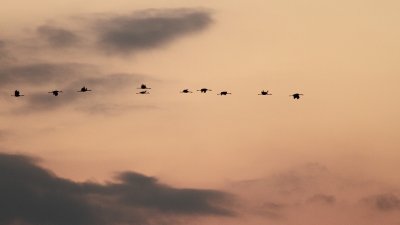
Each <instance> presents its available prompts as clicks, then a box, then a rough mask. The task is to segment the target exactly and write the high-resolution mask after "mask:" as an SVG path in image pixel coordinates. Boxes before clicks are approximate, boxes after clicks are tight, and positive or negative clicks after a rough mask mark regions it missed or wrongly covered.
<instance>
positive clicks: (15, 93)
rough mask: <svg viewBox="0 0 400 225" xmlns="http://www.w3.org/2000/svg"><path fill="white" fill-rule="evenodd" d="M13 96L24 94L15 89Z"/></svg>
mask: <svg viewBox="0 0 400 225" xmlns="http://www.w3.org/2000/svg"><path fill="white" fill-rule="evenodd" d="M11 96H14V97H21V96H24V95H21V93H20V92H19V91H18V90H15V91H14V95H11Z"/></svg>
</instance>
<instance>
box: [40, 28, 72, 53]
mask: <svg viewBox="0 0 400 225" xmlns="http://www.w3.org/2000/svg"><path fill="white" fill-rule="evenodd" d="M37 33H38V34H39V36H40V37H41V38H44V39H45V40H46V41H47V42H48V43H49V44H50V45H51V46H53V47H57V48H58V47H60V48H62V47H70V46H73V45H76V44H77V43H79V42H80V38H79V37H78V36H77V35H76V34H75V33H74V32H73V31H70V30H67V29H64V28H59V27H54V26H48V25H44V26H40V27H38V28H37Z"/></svg>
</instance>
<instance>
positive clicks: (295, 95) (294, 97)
mask: <svg viewBox="0 0 400 225" xmlns="http://www.w3.org/2000/svg"><path fill="white" fill-rule="evenodd" d="M300 95H303V94H299V93H295V94H292V95H289V96H290V97H293V99H300Z"/></svg>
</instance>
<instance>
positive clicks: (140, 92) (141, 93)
mask: <svg viewBox="0 0 400 225" xmlns="http://www.w3.org/2000/svg"><path fill="white" fill-rule="evenodd" d="M136 94H138V95H148V94H150V92H148V91H147V90H145V91H139V92H138V93H136Z"/></svg>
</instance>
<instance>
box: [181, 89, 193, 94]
mask: <svg viewBox="0 0 400 225" xmlns="http://www.w3.org/2000/svg"><path fill="white" fill-rule="evenodd" d="M181 93H185V94H187V93H193V92H191V91H189V89H183V91H181Z"/></svg>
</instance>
